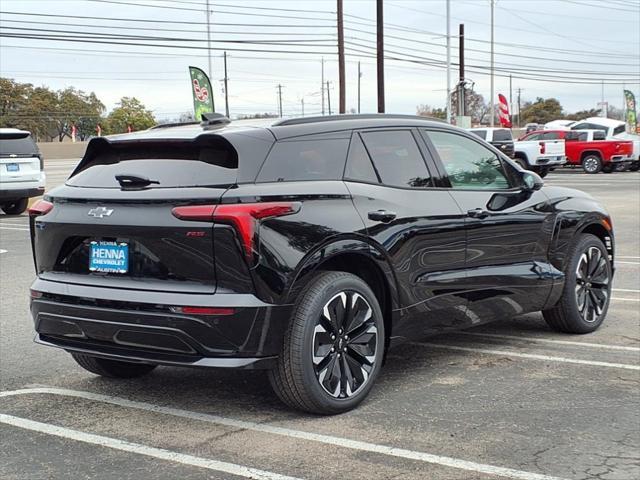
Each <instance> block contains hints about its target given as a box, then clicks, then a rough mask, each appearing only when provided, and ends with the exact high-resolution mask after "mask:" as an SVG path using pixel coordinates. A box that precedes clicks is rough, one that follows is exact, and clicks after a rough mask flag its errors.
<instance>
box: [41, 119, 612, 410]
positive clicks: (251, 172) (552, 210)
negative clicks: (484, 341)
mask: <svg viewBox="0 0 640 480" xmlns="http://www.w3.org/2000/svg"><path fill="white" fill-rule="evenodd" d="M30 221H31V236H32V240H33V250H34V256H35V264H36V270H37V279H36V280H35V282H34V283H33V285H32V289H31V298H32V301H31V311H32V314H33V318H34V321H35V328H36V331H37V337H36V341H37V342H38V343H41V344H45V345H51V346H56V347H59V348H63V349H65V350H67V351H68V352H70V353H71V355H72V356H73V358H75V360H76V361H77V362H78V363H79V364H80V365H81V366H82V367H84V368H85V369H87V370H89V371H90V372H93V373H96V374H99V375H104V376H108V377H121V378H122V377H126V378H129V377H137V376H140V375H143V374H146V373H148V372H150V371H151V370H153V369H154V368H155V367H156V366H157V365H177V366H197V367H200V366H202V367H225V368H259V369H268V371H269V377H270V379H271V383H272V385H273V387H274V389H275V391H276V392H277V394H278V395H279V396H280V398H281V399H282V400H283V401H284V402H286V403H287V404H289V405H290V406H292V407H295V408H299V409H302V410H306V411H309V412H316V413H338V412H342V411H345V410H348V409H350V408H353V407H355V406H356V405H357V404H358V403H359V402H360V401H362V400H363V398H364V397H366V395H367V394H368V393H369V391H370V389H371V387H372V386H373V383H374V381H375V379H376V377H377V376H378V374H379V373H380V369H381V367H382V362H383V358H384V356H385V352H386V351H387V349H388V348H390V347H391V346H393V345H395V344H397V343H400V342H402V341H404V340H413V339H419V338H421V337H423V336H425V335H428V334H430V333H434V332H442V331H444V330H447V329H451V328H465V327H469V326H474V325H478V324H480V323H483V322H489V321H492V320H495V319H499V318H505V317H511V316H514V315H518V314H522V313H527V312H533V311H542V312H543V314H544V317H545V319H546V320H547V322H548V323H549V325H551V327H553V328H554V329H557V330H560V331H564V332H571V333H586V332H591V331H593V330H595V329H596V328H598V327H599V326H600V324H601V323H602V322H603V320H604V318H605V315H606V313H607V308H608V305H609V299H610V292H611V280H612V275H613V267H612V262H613V249H614V239H613V232H612V227H611V219H610V218H609V216H608V214H607V213H606V211H605V209H604V208H603V207H602V206H601V205H600V204H599V203H598V202H596V201H595V200H594V199H593V198H591V197H589V196H588V195H586V194H584V193H582V192H579V191H576V190H571V189H567V188H560V187H544V188H543V184H542V180H541V179H540V178H539V177H538V176H537V175H536V174H535V173H532V172H527V171H522V170H520V169H519V167H517V166H516V165H515V164H513V163H512V162H511V161H510V160H509V159H508V158H506V157H504V156H503V155H502V154H501V153H500V152H499V151H498V150H496V149H494V148H493V147H491V146H490V145H487V144H486V143H485V142H483V141H482V140H480V139H479V138H478V137H476V136H475V135H473V134H470V133H467V132H465V131H463V130H461V129H459V128H455V127H451V126H449V125H447V124H444V123H438V122H433V121H428V120H424V119H421V118H419V117H411V116H393V115H358V116H337V117H335V116H334V117H320V118H303V119H297V120H284V121H280V122H278V123H276V124H274V125H272V126H270V127H266V128H258V127H246V126H245V127H242V126H237V125H236V126H231V125H229V124H228V120H226V119H224V118H219V117H216V116H210V117H209V119H208V120H207V121H205V122H203V124H201V125H186V126H177V127H175V126H174V127H167V128H154V129H151V130H149V131H146V132H139V133H135V134H130V135H122V136H115V137H108V138H96V139H93V140H92V141H91V142H90V143H89V145H88V148H87V152H86V154H85V156H84V158H83V159H82V161H81V162H80V164H79V165H78V166H77V168H76V169H75V171H74V172H73V173H72V175H71V176H70V178H69V179H68V180H67V182H66V184H65V185H64V186H60V187H58V188H56V189H53V190H51V191H50V192H49V193H48V194H47V196H46V197H45V199H44V200H42V201H40V202H39V203H37V204H36V205H34V206H33V208H31V209H30Z"/></svg>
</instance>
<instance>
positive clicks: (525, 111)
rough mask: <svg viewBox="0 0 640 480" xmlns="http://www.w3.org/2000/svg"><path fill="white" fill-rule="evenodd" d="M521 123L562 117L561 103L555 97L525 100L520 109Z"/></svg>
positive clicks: (539, 121)
mask: <svg viewBox="0 0 640 480" xmlns="http://www.w3.org/2000/svg"><path fill="white" fill-rule="evenodd" d="M520 118H521V119H522V122H523V123H547V122H550V121H552V120H557V119H559V118H563V116H562V105H560V102H559V101H558V100H557V99H555V98H542V97H538V98H536V101H535V102H526V103H525V104H524V106H523V107H522V109H521V110H520Z"/></svg>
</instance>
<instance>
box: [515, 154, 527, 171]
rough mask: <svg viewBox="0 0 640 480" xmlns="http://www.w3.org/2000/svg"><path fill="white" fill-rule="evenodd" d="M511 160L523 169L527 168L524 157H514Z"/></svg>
mask: <svg viewBox="0 0 640 480" xmlns="http://www.w3.org/2000/svg"><path fill="white" fill-rule="evenodd" d="M513 161H514V162H516V163H517V164H518V165H520V167H522V169H523V170H529V164H528V163H527V161H526V160H525V159H524V158H520V157H516V158H514V159H513Z"/></svg>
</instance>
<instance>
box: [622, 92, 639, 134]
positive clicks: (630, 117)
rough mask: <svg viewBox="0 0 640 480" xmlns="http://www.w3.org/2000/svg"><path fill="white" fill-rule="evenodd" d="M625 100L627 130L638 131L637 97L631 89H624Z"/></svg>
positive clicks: (630, 131)
mask: <svg viewBox="0 0 640 480" xmlns="http://www.w3.org/2000/svg"><path fill="white" fill-rule="evenodd" d="M624 101H625V110H626V112H627V113H626V115H625V121H626V122H627V132H629V133H638V115H637V113H636V97H635V96H634V95H633V92H631V90H625V91H624Z"/></svg>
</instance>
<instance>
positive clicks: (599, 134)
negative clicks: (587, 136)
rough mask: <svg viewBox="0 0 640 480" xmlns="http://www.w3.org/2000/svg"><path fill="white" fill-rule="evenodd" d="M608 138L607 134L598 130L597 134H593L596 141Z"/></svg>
mask: <svg viewBox="0 0 640 480" xmlns="http://www.w3.org/2000/svg"><path fill="white" fill-rule="evenodd" d="M606 138H607V134H606V133H605V132H603V131H602V130H598V131H597V132H593V139H594V140H606Z"/></svg>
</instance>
